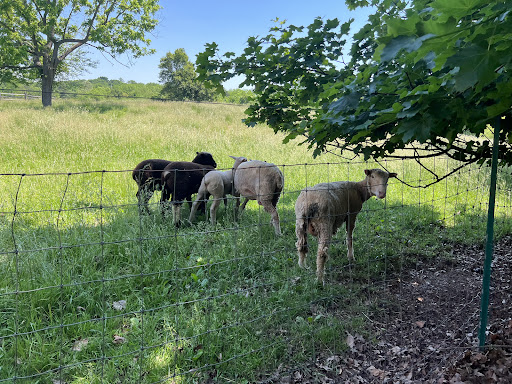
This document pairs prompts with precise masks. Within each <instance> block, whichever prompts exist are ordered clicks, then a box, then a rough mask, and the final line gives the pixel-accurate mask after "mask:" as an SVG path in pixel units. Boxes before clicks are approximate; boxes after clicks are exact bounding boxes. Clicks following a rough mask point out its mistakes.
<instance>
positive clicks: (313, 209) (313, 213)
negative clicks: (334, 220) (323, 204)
mask: <svg viewBox="0 0 512 384" xmlns="http://www.w3.org/2000/svg"><path fill="white" fill-rule="evenodd" d="M318 212H319V207H318V203H313V204H310V205H308V208H307V210H306V212H305V215H304V216H303V220H304V223H305V225H306V227H307V230H308V232H309V233H311V234H312V235H313V236H317V233H316V229H315V226H314V225H313V223H312V222H311V219H313V218H314V217H317V216H318Z"/></svg>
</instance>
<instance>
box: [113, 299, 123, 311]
mask: <svg viewBox="0 0 512 384" xmlns="http://www.w3.org/2000/svg"><path fill="white" fill-rule="evenodd" d="M112 308H114V309H115V310H116V311H122V310H123V309H125V308H126V300H119V301H114V302H113V303H112Z"/></svg>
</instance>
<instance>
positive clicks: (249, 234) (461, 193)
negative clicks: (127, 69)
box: [0, 100, 512, 383]
mask: <svg viewBox="0 0 512 384" xmlns="http://www.w3.org/2000/svg"><path fill="white" fill-rule="evenodd" d="M55 104H56V105H55V106H54V107H53V108H51V109H42V108H40V107H39V106H38V105H37V103H35V102H34V104H31V103H30V102H17V103H10V104H9V103H2V104H0V127H1V130H2V131H1V136H2V140H1V141H0V156H1V158H2V162H1V163H0V174H1V175H0V235H1V236H0V276H1V279H0V340H1V343H0V367H1V369H0V382H4V381H12V380H13V378H14V377H17V378H18V379H17V381H18V382H41V383H47V382H48V383H51V382H66V383H99V382H108V383H110V382H127V383H132V382H142V383H156V382H169V383H182V382H203V381H204V380H206V379H207V378H211V379H212V380H214V381H216V382H240V383H241V382H244V381H245V382H249V381H254V380H258V379H261V378H264V377H265V374H266V373H272V372H273V371H275V370H276V369H277V367H278V366H279V365H280V364H285V365H287V364H289V365H291V366H293V365H297V364H300V363H301V362H304V361H306V360H309V359H311V358H314V356H315V355H317V354H321V353H326V352H327V351H329V353H335V352H340V351H343V349H344V348H346V346H345V343H344V339H345V335H346V333H347V332H360V333H364V332H366V328H365V322H366V319H367V316H368V313H370V312H371V311H372V308H374V305H376V303H377V302H378V294H377V293H376V291H377V290H378V289H380V288H381V287H383V286H385V285H386V284H387V281H389V280H390V279H393V278H395V277H396V276H397V274H399V273H401V271H402V268H405V267H406V266H407V265H409V264H414V263H415V262H416V261H417V260H418V259H421V258H431V257H450V255H449V254H450V252H449V247H448V246H447V244H448V243H450V242H454V241H458V242H466V243H475V242H481V241H482V239H483V238H484V236H485V233H484V228H485V223H484V218H485V212H486V208H487V193H488V192H487V191H488V171H487V170H485V169H483V170H482V169H476V168H472V169H468V170H465V171H463V172H460V173H459V174H457V175H456V176H454V177H452V178H450V179H448V180H446V181H443V182H442V183H439V184H436V185H435V186H432V187H430V188H428V189H414V188H409V187H406V186H404V185H403V184H401V183H399V182H398V181H393V182H392V183H391V184H390V186H389V188H388V198H387V199H386V200H385V201H376V200H374V199H373V200H371V201H369V202H368V203H367V204H366V205H365V208H364V211H363V212H361V214H360V216H359V217H358V224H357V227H356V231H355V253H356V262H355V263H353V264H350V263H349V262H348V260H346V257H345V256H344V255H345V254H346V249H345V243H344V235H343V232H344V231H343V230H342V231H341V233H340V234H338V236H337V237H336V239H337V241H336V242H335V243H334V244H333V245H332V247H331V252H330V253H331V256H332V257H331V259H330V260H329V262H328V263H327V269H328V272H327V278H326V280H327V282H328V283H327V285H326V286H325V287H318V286H317V285H316V284H315V282H314V272H313V271H312V270H306V271H303V270H300V269H299V268H298V267H297V266H296V255H295V247H294V242H295V233H294V230H295V228H294V224H295V218H294V211H293V207H294V202H295V199H296V196H297V195H298V192H299V191H300V189H302V188H304V187H305V186H306V185H313V184H316V183H318V182H323V181H334V180H359V179H362V178H363V175H364V173H363V170H364V169H365V168H368V167H375V166H376V165H375V164H373V163H365V162H362V161H357V160H354V161H351V162H347V161H345V160H343V159H341V158H338V157H336V156H334V155H327V154H326V155H323V156H321V157H320V158H316V159H313V158H312V155H311V152H309V151H308V150H307V148H305V147H304V146H297V143H296V142H292V143H288V144H282V142H281V141H282V136H281V135H279V134H277V135H276V134H274V133H273V132H272V130H271V129H269V128H267V127H264V126H259V127H256V128H248V127H246V126H244V125H243V124H242V123H241V119H242V118H243V116H244V115H243V108H242V107H238V106H230V105H214V104H194V103H158V102H140V101H137V102H135V101H133V102H119V103H113V102H108V103H92V102H69V101H66V102H64V101H60V100H59V101H56V103H55ZM196 151H209V152H212V154H213V155H214V157H215V159H216V161H217V163H218V164H219V168H229V167H231V165H232V160H231V159H230V158H229V157H228V155H235V156H241V155H244V156H247V157H249V158H253V159H261V160H266V161H270V162H273V163H275V164H278V165H280V166H281V169H282V170H283V172H284V174H285V191H284V194H283V196H282V198H281V201H280V203H279V205H278V209H279V212H280V215H281V219H282V227H283V233H284V235H283V236H282V237H280V238H276V237H275V236H274V234H273V229H272V227H271V226H270V225H269V220H270V218H269V216H268V215H267V214H266V213H264V212H262V210H261V208H260V207H259V206H258V205H257V204H256V203H251V204H249V205H248V209H247V212H246V213H245V214H244V215H243V216H242V218H241V219H240V221H239V222H234V221H233V215H232V211H231V208H232V205H233V204H232V202H231V204H230V206H229V207H228V208H220V210H219V217H218V219H219V220H218V221H219V223H218V224H217V225H216V226H215V227H213V226H211V225H210V224H209V223H208V222H206V221H204V220H203V219H204V217H203V218H200V220H199V222H198V223H197V224H196V225H193V226H191V225H184V226H183V227H182V228H179V229H176V228H175V227H174V226H173V225H171V223H170V219H169V218H168V217H165V216H163V217H162V216H161V215H160V214H159V213H158V208H157V207H156V205H157V201H158V196H155V197H154V198H153V199H152V203H154V205H155V206H152V207H151V209H152V210H153V212H154V213H153V214H152V215H149V216H139V214H138V207H137V205H136V198H135V192H136V184H135V182H134V181H133V180H132V178H131V172H130V170H131V169H132V168H133V167H134V166H135V165H136V164H137V163H138V162H139V161H141V160H143V159H147V158H164V159H170V160H173V159H176V160H191V159H192V158H193V157H194V155H195V152H196ZM436 161H437V163H434V162H436ZM384 165H385V166H386V168H388V169H390V170H392V171H394V172H398V174H399V177H400V178H401V179H402V180H404V181H406V182H408V183H423V184H424V183H426V182H428V181H429V180H430V179H431V178H432V176H431V175H429V174H428V173H427V172H426V171H425V170H422V169H421V168H420V167H418V166H417V164H414V163H412V162H402V161H392V162H386V163H385V164H384ZM429 166H430V167H432V168H434V167H435V168H436V169H438V170H440V171H443V170H446V169H450V167H452V166H453V164H452V163H451V162H450V161H448V160H442V159H436V160H432V162H431V163H430V164H429ZM500 180H502V181H501V184H500V190H499V193H498V205H497V223H498V230H497V234H498V236H500V235H502V234H504V233H510V232H511V231H512V227H511V220H510V212H511V211H510V206H511V201H510V183H509V182H508V181H507V180H506V178H505V177H502V178H501V179H500ZM184 209H185V214H184V216H186V214H187V213H188V207H185V208H184ZM313 244H314V242H313ZM315 249H316V247H315V246H314V245H313V246H312V247H311V253H312V254H314V252H315ZM310 258H311V260H309V264H310V265H313V264H314V262H313V261H314V256H311V257H310ZM476 294H477V292H475V295H476ZM121 300H125V301H126V307H123V305H120V306H119V301H121Z"/></svg>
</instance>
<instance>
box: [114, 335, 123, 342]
mask: <svg viewBox="0 0 512 384" xmlns="http://www.w3.org/2000/svg"><path fill="white" fill-rule="evenodd" d="M112 342H113V343H114V344H123V343H125V342H126V339H125V338H124V337H123V336H119V335H114V340H113V341H112Z"/></svg>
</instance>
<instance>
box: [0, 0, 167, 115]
mask: <svg viewBox="0 0 512 384" xmlns="http://www.w3.org/2000/svg"><path fill="white" fill-rule="evenodd" d="M159 8H160V6H159V5H158V0H122V1H118V0H91V1H76V0H60V1H25V0H9V1H1V2H0V82H6V81H12V80H19V79H20V78H22V79H36V78H38V79H40V81H41V87H42V103H43V106H50V105H51V104H52V91H53V83H54V80H55V76H56V74H57V73H59V71H61V72H62V71H69V70H70V69H71V68H70V67H69V66H70V65H73V61H72V60H71V58H73V53H74V54H75V55H76V54H77V53H78V56H75V59H74V60H78V61H77V62H75V63H74V68H75V69H76V68H77V65H78V67H79V66H80V63H84V60H85V59H84V56H83V53H81V51H79V49H80V48H82V47H93V48H96V49H98V50H99V51H101V52H104V53H106V54H107V55H110V56H111V57H113V58H116V57H117V56H118V55H119V54H122V53H125V52H131V53H132V54H133V56H134V57H139V56H143V55H145V54H148V53H152V52H153V50H149V49H147V48H146V47H145V46H144V45H147V44H149V43H150V40H149V39H148V38H146V33H147V32H150V31H152V30H153V29H154V28H155V26H156V24H157V20H156V19H154V14H155V13H156V11H157V10H158V9H159ZM141 43H143V44H142V45H141ZM65 60H66V61H65ZM77 63H78V64H77ZM66 65H67V66H68V67H67V68H66Z"/></svg>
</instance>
